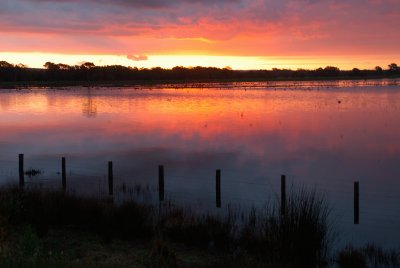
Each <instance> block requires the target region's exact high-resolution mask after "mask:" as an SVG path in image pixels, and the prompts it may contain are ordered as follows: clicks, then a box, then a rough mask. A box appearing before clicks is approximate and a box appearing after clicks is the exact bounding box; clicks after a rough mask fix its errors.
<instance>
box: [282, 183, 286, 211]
mask: <svg viewBox="0 0 400 268" xmlns="http://www.w3.org/2000/svg"><path fill="white" fill-rule="evenodd" d="M285 212H286V176H285V175H281V215H285Z"/></svg>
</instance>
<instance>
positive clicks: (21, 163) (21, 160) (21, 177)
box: [18, 154, 25, 190]
mask: <svg viewBox="0 0 400 268" xmlns="http://www.w3.org/2000/svg"><path fill="white" fill-rule="evenodd" d="M18 159H19V189H20V190H23V189H24V185H25V178H24V155H23V154H19V155H18Z"/></svg>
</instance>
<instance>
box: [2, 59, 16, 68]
mask: <svg viewBox="0 0 400 268" xmlns="http://www.w3.org/2000/svg"><path fill="white" fill-rule="evenodd" d="M12 67H14V65H12V64H11V63H8V62H6V61H3V60H2V61H0V68H12Z"/></svg>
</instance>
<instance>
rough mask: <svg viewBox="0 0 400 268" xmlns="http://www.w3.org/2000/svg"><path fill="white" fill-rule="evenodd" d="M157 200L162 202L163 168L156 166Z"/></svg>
mask: <svg viewBox="0 0 400 268" xmlns="http://www.w3.org/2000/svg"><path fill="white" fill-rule="evenodd" d="M158 200H159V201H160V202H161V201H164V166H163V165H159V166H158Z"/></svg>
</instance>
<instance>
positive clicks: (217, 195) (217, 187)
mask: <svg viewBox="0 0 400 268" xmlns="http://www.w3.org/2000/svg"><path fill="white" fill-rule="evenodd" d="M215 201H216V202H215V203H216V206H217V208H220V207H221V170H220V169H217V171H216V173H215Z"/></svg>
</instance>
